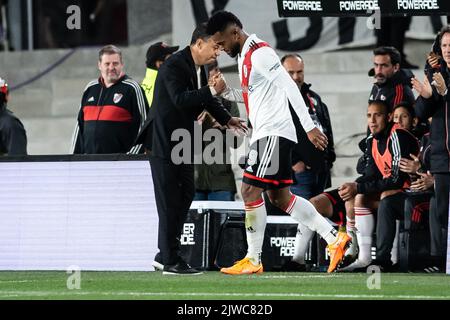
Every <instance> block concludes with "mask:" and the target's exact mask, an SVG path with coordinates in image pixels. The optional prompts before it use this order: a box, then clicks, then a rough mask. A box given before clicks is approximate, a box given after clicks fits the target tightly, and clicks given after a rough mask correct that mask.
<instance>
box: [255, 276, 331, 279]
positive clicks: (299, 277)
mask: <svg viewBox="0 0 450 320" xmlns="http://www.w3.org/2000/svg"><path fill="white" fill-rule="evenodd" d="M256 277H257V278H258V279H259V278H263V279H290V278H297V279H308V278H330V277H334V275H303V276H302V275H296V276H283V275H280V276H259V275H257V276H256Z"/></svg>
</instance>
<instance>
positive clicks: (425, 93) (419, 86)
mask: <svg viewBox="0 0 450 320" xmlns="http://www.w3.org/2000/svg"><path fill="white" fill-rule="evenodd" d="M411 85H412V87H413V89H414V90H416V91H417V93H418V94H419V95H421V96H422V97H423V98H425V99H428V98H430V97H431V96H432V95H433V89H432V88H431V85H430V82H429V81H428V78H427V77H425V79H424V80H423V83H422V82H420V81H419V80H417V79H416V78H415V77H413V78H411Z"/></svg>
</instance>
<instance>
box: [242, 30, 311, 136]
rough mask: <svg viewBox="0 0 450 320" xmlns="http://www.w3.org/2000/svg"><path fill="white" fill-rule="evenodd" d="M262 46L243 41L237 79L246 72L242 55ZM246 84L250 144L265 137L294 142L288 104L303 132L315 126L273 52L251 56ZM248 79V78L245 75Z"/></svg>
mask: <svg viewBox="0 0 450 320" xmlns="http://www.w3.org/2000/svg"><path fill="white" fill-rule="evenodd" d="M259 42H263V41H262V40H260V39H258V38H257V37H256V35H254V34H252V35H251V36H249V37H248V39H247V40H246V42H245V44H244V46H243V49H242V52H241V54H240V55H239V57H238V66H239V77H240V80H241V83H242V77H243V74H242V73H243V72H244V73H246V72H248V70H247V68H246V67H244V70H243V68H242V67H243V63H244V59H245V54H246V53H247V51H248V50H249V49H250V47H251V46H252V45H254V44H255V43H259ZM251 65H252V67H251V71H250V78H249V82H248V112H249V114H248V117H249V119H250V123H251V125H252V127H253V133H252V138H251V141H250V143H251V144H253V143H254V142H255V141H256V140H259V139H261V138H264V137H267V136H280V137H283V138H286V139H288V140H291V141H293V142H297V134H296V129H295V126H294V122H293V120H292V116H291V113H290V110H289V101H290V102H291V105H292V107H293V108H294V110H295V112H296V113H297V115H298V116H299V119H300V122H301V124H302V126H303V128H304V129H305V131H306V132H308V131H310V130H312V129H313V128H314V127H315V125H314V123H313V121H312V119H311V117H310V115H309V112H308V108H307V107H306V105H305V102H304V101H303V98H302V96H301V94H300V91H299V89H298V87H297V85H296V84H295V82H294V81H293V80H292V79H291V77H290V76H289V74H288V73H287V71H286V70H285V69H284V67H283V66H282V65H281V62H280V59H279V58H278V56H277V54H276V52H275V51H274V50H273V49H272V48H270V47H267V46H265V47H261V48H258V49H256V50H255V51H254V52H253V53H252V56H251ZM246 76H247V75H246Z"/></svg>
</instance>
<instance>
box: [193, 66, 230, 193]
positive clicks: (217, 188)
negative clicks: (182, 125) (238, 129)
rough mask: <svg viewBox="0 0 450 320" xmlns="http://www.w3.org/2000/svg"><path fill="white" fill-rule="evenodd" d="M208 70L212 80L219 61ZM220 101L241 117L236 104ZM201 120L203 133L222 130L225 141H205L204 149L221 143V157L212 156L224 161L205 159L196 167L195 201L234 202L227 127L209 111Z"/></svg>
mask: <svg viewBox="0 0 450 320" xmlns="http://www.w3.org/2000/svg"><path fill="white" fill-rule="evenodd" d="M206 69H207V70H208V78H209V79H210V80H211V79H213V78H214V76H216V75H218V74H219V73H220V69H219V66H218V64H217V61H214V62H213V63H211V64H209V65H207V66H206ZM211 84H212V83H211ZM219 99H220V101H221V102H222V104H223V106H224V107H225V108H226V109H227V110H228V112H230V114H231V115H232V116H233V117H239V108H238V105H237V103H236V102H231V101H228V100H225V99H224V98H222V97H219ZM199 120H200V122H201V123H202V132H203V133H204V132H205V131H206V130H220V131H221V132H222V136H223V141H220V142H219V141H216V140H213V141H211V142H206V141H203V149H204V148H206V147H207V146H208V145H209V144H211V143H215V144H218V143H219V144H220V145H223V148H222V154H221V155H220V156H218V155H217V154H213V155H212V156H213V157H214V158H217V159H220V160H221V161H222V162H221V163H212V164H206V163H205V162H204V160H205V159H203V163H202V164H196V165H195V179H194V183H195V197H194V200H209V201H234V196H235V194H236V181H235V179H234V173H233V169H232V167H231V164H230V159H228V158H227V156H228V155H229V148H231V147H232V146H229V145H226V142H227V140H226V131H225V129H226V127H222V126H220V125H219V124H218V123H217V121H215V119H214V118H212V116H211V115H210V114H209V113H208V112H207V111H204V112H203V113H202V114H201V115H200V117H199ZM214 128H215V129H214ZM233 141H234V140H233ZM214 151H215V152H216V151H218V150H217V148H215V149H214Z"/></svg>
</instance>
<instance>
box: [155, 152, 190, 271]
mask: <svg viewBox="0 0 450 320" xmlns="http://www.w3.org/2000/svg"><path fill="white" fill-rule="evenodd" d="M150 167H151V169H152V177H153V185H154V189H155V197H156V207H157V209H158V217H159V226H158V248H159V250H160V252H161V255H162V262H163V264H164V265H174V264H176V263H177V262H178V261H180V260H181V257H180V236H181V233H182V229H183V224H184V222H185V221H186V217H187V213H188V211H189V208H190V206H191V203H192V200H193V199H194V195H195V186H194V166H193V165H192V164H181V165H175V164H173V163H172V162H171V161H169V160H166V159H162V158H157V157H152V156H151V157H150Z"/></svg>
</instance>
